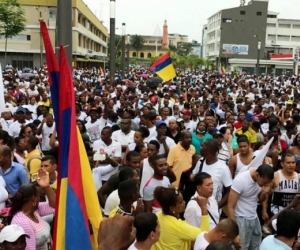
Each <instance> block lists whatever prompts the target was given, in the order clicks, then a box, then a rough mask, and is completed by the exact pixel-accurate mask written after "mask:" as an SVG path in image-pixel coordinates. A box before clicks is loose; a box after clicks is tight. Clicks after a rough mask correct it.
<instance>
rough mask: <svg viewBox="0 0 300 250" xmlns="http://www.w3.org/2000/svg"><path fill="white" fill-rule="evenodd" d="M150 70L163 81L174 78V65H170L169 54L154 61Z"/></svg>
mask: <svg viewBox="0 0 300 250" xmlns="http://www.w3.org/2000/svg"><path fill="white" fill-rule="evenodd" d="M150 69H152V70H153V71H154V72H155V73H156V74H157V75H158V76H159V77H160V78H162V79H163V80H164V81H169V80H171V79H173V78H174V77H176V72H175V69H174V65H173V63H172V60H171V57H170V54H169V53H167V54H165V55H163V56H162V57H161V58H159V59H158V60H157V61H155V62H154V63H153V64H152V65H151V67H150Z"/></svg>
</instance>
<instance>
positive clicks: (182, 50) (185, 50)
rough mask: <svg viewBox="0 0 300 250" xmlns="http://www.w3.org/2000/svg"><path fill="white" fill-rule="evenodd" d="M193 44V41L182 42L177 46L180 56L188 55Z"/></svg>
mask: <svg viewBox="0 0 300 250" xmlns="http://www.w3.org/2000/svg"><path fill="white" fill-rule="evenodd" d="M192 49H193V45H192V44H191V43H180V44H178V46H177V54H178V55H180V56H187V55H189V54H191V52H192Z"/></svg>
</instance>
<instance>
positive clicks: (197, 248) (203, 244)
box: [194, 232, 209, 250]
mask: <svg viewBox="0 0 300 250" xmlns="http://www.w3.org/2000/svg"><path fill="white" fill-rule="evenodd" d="M205 234H206V232H202V233H200V234H198V236H197V238H196V241H195V244H194V250H205V249H206V248H207V246H208V245H209V242H207V240H206V239H205V238H204V235H205Z"/></svg>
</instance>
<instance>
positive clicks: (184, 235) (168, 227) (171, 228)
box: [151, 212, 209, 250]
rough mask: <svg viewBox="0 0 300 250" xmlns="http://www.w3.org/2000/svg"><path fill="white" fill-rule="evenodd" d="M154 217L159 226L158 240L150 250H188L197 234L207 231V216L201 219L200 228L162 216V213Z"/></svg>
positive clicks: (172, 217)
mask: <svg viewBox="0 0 300 250" xmlns="http://www.w3.org/2000/svg"><path fill="white" fill-rule="evenodd" d="M156 215H157V218H158V221H159V224H160V238H159V241H158V242H156V243H155V244H154V245H153V246H152V247H151V250H190V249H191V242H192V241H195V240H196V238H197V236H198V234H200V233H201V232H203V231H209V216H208V215H204V216H202V217H201V228H197V227H194V226H191V225H189V224H188V223H187V222H186V221H183V220H181V219H177V218H175V217H174V216H170V215H164V214H163V213H162V212H158V213H157V214H156Z"/></svg>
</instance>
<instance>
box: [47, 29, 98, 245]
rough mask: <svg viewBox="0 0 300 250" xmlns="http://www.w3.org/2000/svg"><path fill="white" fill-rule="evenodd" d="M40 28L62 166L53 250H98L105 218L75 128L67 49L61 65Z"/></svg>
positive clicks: (83, 149)
mask: <svg viewBox="0 0 300 250" xmlns="http://www.w3.org/2000/svg"><path fill="white" fill-rule="evenodd" d="M41 29H44V32H42V34H43V39H44V43H45V48H46V59H47V65H48V70H49V74H50V77H51V88H50V89H51V97H52V98H53V102H54V100H55V101H56V102H57V103H56V104H57V108H58V109H57V110H56V112H57V113H56V114H55V116H56V117H58V118H57V119H58V123H57V133H58V139H59V163H58V188H57V193H56V197H57V202H56V215H55V224H54V237H53V249H57V250H60V249H63V250H73V249H87V250H92V249H95V250H96V249H97V234H98V229H99V225H100V222H101V220H102V215H101V210H100V205H99V201H98V198H97V192H96V187H95V184H94V181H93V177H92V172H91V169H90V164H89V161H88V157H87V154H86V150H85V147H84V144H83V141H82V137H81V134H80V132H79V130H78V128H77V126H76V115H75V94H74V89H73V80H72V74H71V70H70V67H69V65H68V62H67V58H66V53H65V49H64V47H63V46H61V47H60V57H59V58H60V64H59V66H58V64H57V61H56V60H54V59H55V55H54V51H53V49H49V48H52V45H51V42H50V39H49V42H50V46H46V41H47V35H46V33H45V32H46V31H47V27H46V25H45V24H43V23H42V24H41ZM47 34H48V31H47ZM44 35H45V36H44ZM48 38H49V35H48ZM48 45H49V44H48ZM50 53H51V54H50ZM47 54H48V55H47ZM49 54H50V55H49ZM55 69H56V70H57V71H55ZM53 71H55V72H57V74H55V73H54V72H53ZM52 76H55V77H52ZM56 76H58V77H56ZM55 81H57V86H59V88H57V91H56V89H55V88H54V86H53V84H55ZM52 90H54V91H53V92H52ZM55 95H56V96H55ZM53 104H54V103H53ZM54 111H55V109H54Z"/></svg>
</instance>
